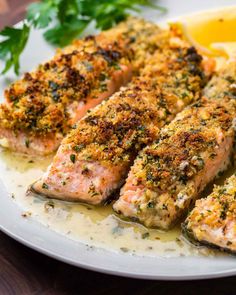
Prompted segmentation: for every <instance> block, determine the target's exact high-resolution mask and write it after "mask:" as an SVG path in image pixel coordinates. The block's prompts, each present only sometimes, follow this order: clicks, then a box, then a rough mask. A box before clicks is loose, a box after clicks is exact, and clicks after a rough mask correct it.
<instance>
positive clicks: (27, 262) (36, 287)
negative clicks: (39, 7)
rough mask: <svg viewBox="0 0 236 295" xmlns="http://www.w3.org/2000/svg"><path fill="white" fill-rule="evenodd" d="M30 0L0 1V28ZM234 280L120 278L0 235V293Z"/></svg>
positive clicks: (221, 289) (198, 290)
mask: <svg viewBox="0 0 236 295" xmlns="http://www.w3.org/2000/svg"><path fill="white" fill-rule="evenodd" d="M29 2H32V0H0V28H2V27H3V26H4V25H10V24H13V23H16V22H17V21H19V20H20V19H22V17H23V15H24V11H25V6H26V5H27V3H29ZM235 279H236V277H231V278H224V279H215V280H200V281H193V282H169V281H168V282H167V281H166V282H163V281H148V280H135V279H128V278H121V277H115V276H109V275H104V274H100V273H96V272H92V271H87V270H83V269H79V268H76V267H73V266H70V265H67V264H65V263H62V262H59V261H56V260H54V259H52V258H49V257H47V256H44V255H42V254H39V253H37V252H35V251H33V250H31V249H29V248H27V247H25V246H23V245H21V244H19V243H18V242H16V241H14V240H13V239H11V238H9V237H7V236H6V235H5V234H3V233H1V232H0V294H1V295H5V294H6V295H8V294H24V295H27V294H35V295H37V294H44V295H49V294H81V295H82V294H89V295H93V294H96V295H100V294H107V295H108V294H109V295H110V294H112V295H116V294H123V295H125V294H136V295H151V294H158V295H162V294H165V295H168V294H176V295H178V294H181V295H185V294H187V295H191V294H206V293H207V292H211V294H221V295H222V294H223V295H225V294H227V295H228V294H229V295H233V294H236V291H235Z"/></svg>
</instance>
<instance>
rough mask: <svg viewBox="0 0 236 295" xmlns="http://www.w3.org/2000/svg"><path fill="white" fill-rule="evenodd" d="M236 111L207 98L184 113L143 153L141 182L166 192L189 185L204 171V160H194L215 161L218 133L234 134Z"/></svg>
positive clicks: (153, 188) (148, 186)
mask: <svg viewBox="0 0 236 295" xmlns="http://www.w3.org/2000/svg"><path fill="white" fill-rule="evenodd" d="M233 111H234V108H232V107H231V108H230V107H228V106H227V105H225V103H224V102H223V103H220V102H216V101H212V100H207V99H204V98H203V99H202V100H201V101H199V102H196V103H195V104H193V105H191V106H190V107H189V108H187V109H186V110H184V111H183V112H182V113H181V114H180V115H181V118H179V119H178V120H175V122H173V123H171V124H170V125H169V126H168V127H167V128H165V129H163V131H162V132H161V134H160V137H159V138H158V142H156V143H154V144H152V145H151V146H149V147H147V148H146V149H145V150H144V151H143V153H142V161H143V178H142V177H139V179H140V181H142V183H143V184H144V185H145V187H147V188H149V189H152V190H160V191H165V192H167V191H170V190H171V191H172V190H173V188H174V187H178V186H180V185H181V184H186V183H187V182H188V181H189V180H190V179H191V178H192V177H194V176H195V175H197V174H198V173H199V171H201V170H202V168H203V167H204V160H203V159H201V158H200V156H199V158H197V159H195V158H193V157H194V156H196V155H200V154H201V153H202V152H207V153H208V155H209V158H214V156H215V154H214V150H215V146H216V145H217V141H216V138H215V135H216V134H215V130H216V128H218V127H219V128H221V129H222V130H223V131H224V132H225V133H226V134H227V132H229V131H230V130H231V127H232V120H233V115H232V114H233ZM200 112H202V113H201V114H200ZM230 132H231V133H232V130H231V131H230ZM183 161H186V163H188V164H186V166H185V167H181V166H180V165H181V163H182V162H183ZM157 167H160V169H156V168H157ZM138 175H140V174H138ZM170 193H171V192H170ZM173 193H174V192H173Z"/></svg>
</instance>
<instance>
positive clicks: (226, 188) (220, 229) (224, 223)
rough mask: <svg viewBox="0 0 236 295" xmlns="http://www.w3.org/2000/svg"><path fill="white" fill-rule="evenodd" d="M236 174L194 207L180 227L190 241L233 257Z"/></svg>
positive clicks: (235, 245)
mask: <svg viewBox="0 0 236 295" xmlns="http://www.w3.org/2000/svg"><path fill="white" fill-rule="evenodd" d="M235 196H236V175H235V174H234V175H232V176H231V177H230V178H228V179H227V180H226V181H225V183H224V185H223V186H216V187H215V188H214V190H213V192H212V193H211V194H210V195H209V196H208V197H207V198H204V199H200V200H198V201H196V204H195V207H194V209H193V210H192V212H191V213H190V215H189V216H188V218H187V219H186V221H185V223H184V224H183V231H184V233H185V234H186V235H187V237H188V238H190V239H191V240H192V239H193V240H195V241H198V242H200V243H201V244H206V245H209V246H213V247H216V248H219V249H221V250H224V251H227V252H231V253H234V254H236V198H235Z"/></svg>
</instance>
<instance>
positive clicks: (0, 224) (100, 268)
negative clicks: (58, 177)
mask: <svg viewBox="0 0 236 295" xmlns="http://www.w3.org/2000/svg"><path fill="white" fill-rule="evenodd" d="M230 7H234V8H235V7H236V4H235V5H223V6H218V7H215V8H210V9H203V10H199V11H196V12H190V13H187V14H183V15H179V16H176V17H172V18H168V19H167V20H166V21H165V23H168V22H173V21H176V20H178V19H180V18H184V17H189V16H194V15H197V14H200V13H204V12H209V11H210V12H214V11H217V10H218V9H219V8H222V9H223V8H227V9H229V8H230ZM157 23H158V21H157ZM159 23H160V24H162V23H163V22H159ZM2 187H4V188H5V185H4V184H3V183H2V181H0V198H1V199H2V194H3V198H4V197H6V198H5V199H6V200H5V201H6V202H9V206H12V207H14V210H13V211H15V212H17V211H19V212H20V211H21V210H22V208H20V206H19V204H17V203H16V202H14V201H12V200H11V198H10V197H9V196H8V193H7V191H5V192H2ZM4 190H5V189H4ZM3 201H4V199H3ZM6 205H7V203H6ZM1 210H3V209H2V208H0V212H1ZM13 218H14V217H13ZM19 218H21V219H19ZM18 219H19V220H24V219H23V218H22V217H21V216H20V215H18V216H15V221H16V222H17V221H18ZM28 221H29V222H28ZM27 222H28V223H27V224H28V226H29V227H32V226H33V227H35V226H36V228H37V227H39V228H40V227H43V228H44V230H46V231H49V232H52V233H53V235H55V234H56V235H58V237H59V239H63V240H64V239H66V240H69V241H70V242H72V243H74V244H75V243H77V244H82V245H83V247H84V246H85V244H83V243H82V242H79V241H78V242H76V241H74V240H71V239H70V238H68V237H66V236H64V235H62V234H59V233H57V232H55V231H53V230H52V229H50V228H47V227H46V226H44V225H42V224H41V223H40V222H39V221H37V220H36V219H32V220H31V219H28V220H27ZM23 223H24V222H22V224H23ZM0 230H1V231H2V232H3V233H5V234H6V235H8V236H9V237H11V238H13V239H14V240H16V241H17V242H20V243H21V244H23V245H25V246H27V247H29V248H31V249H33V250H35V251H37V252H39V253H41V254H44V255H46V256H48V257H51V258H54V259H57V260H59V261H61V262H64V263H67V264H70V265H73V266H76V267H80V268H83V269H87V270H91V271H97V272H100V273H104V274H108V275H117V276H121V277H129V278H135V279H149V280H163V281H166V280H169V281H170V280H171V281H185V280H199V279H201V280H202V279H204V280H205V279H213V278H221V277H229V276H234V275H236V263H235V268H232V269H229V270H223V271H216V272H209V273H207V274H206V273H199V274H197V275H194V274H185V275H184V276H183V275H182V274H180V275H166V274H143V273H141V272H140V273H134V272H131V271H125V270H118V269H109V268H108V267H106V266H104V265H96V264H95V263H83V262H80V261H78V260H75V259H74V260H73V259H72V258H70V257H69V256H68V255H64V256H62V255H61V254H60V253H58V252H57V251H56V252H55V251H52V250H51V249H49V248H47V246H42V245H41V244H40V242H37V240H36V241H30V240H29V239H27V238H26V237H25V236H24V234H23V235H22V234H20V233H19V232H17V230H16V231H14V230H12V229H11V228H10V227H9V226H7V223H6V222H5V223H4V214H0ZM70 242H68V243H70ZM85 250H86V248H85ZM96 250H99V251H100V250H101V251H105V252H107V253H108V252H109V253H112V255H115V256H117V257H118V256H119V255H122V256H123V255H127V256H128V255H129V256H130V254H125V253H124V254H122V253H115V252H112V251H109V250H105V249H102V248H101V249H100V248H99V247H96ZM117 254H118V255H117ZM137 257H138V258H140V256H137ZM141 258H142V257H141ZM159 258H160V259H163V258H162V257H159ZM164 259H173V258H164ZM179 259H181V258H179ZM232 259H234V257H232Z"/></svg>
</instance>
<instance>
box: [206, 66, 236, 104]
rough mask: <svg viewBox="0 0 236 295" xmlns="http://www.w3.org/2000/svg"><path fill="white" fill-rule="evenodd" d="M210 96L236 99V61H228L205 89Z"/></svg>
mask: <svg viewBox="0 0 236 295" xmlns="http://www.w3.org/2000/svg"><path fill="white" fill-rule="evenodd" d="M204 95H205V96H207V97H209V98H212V99H213V98H219V99H222V98H229V99H236V61H235V60H234V61H231V62H228V63H226V64H225V65H224V66H223V67H222V68H221V69H220V70H219V71H217V72H216V73H215V74H214V75H213V77H212V79H211V81H210V82H209V83H208V84H207V86H206V88H205V89H204Z"/></svg>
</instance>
